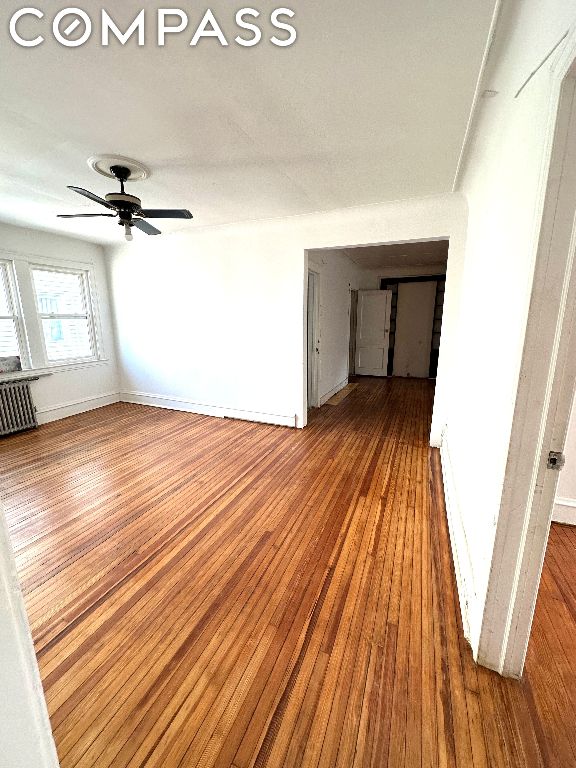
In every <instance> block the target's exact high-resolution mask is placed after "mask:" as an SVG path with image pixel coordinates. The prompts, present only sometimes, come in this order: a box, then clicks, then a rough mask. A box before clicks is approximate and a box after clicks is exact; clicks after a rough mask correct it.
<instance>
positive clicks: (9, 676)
mask: <svg viewBox="0 0 576 768" xmlns="http://www.w3.org/2000/svg"><path fill="white" fill-rule="evenodd" d="M0 659H1V663H0V765H2V768H31V766H34V768H57V766H58V758H57V756H56V749H55V746H54V740H53V738H52V732H51V730H50V723H49V720H48V712H47V710H46V703H45V701H44V694H43V691H42V684H41V682H40V674H39V672H38V665H37V664H36V657H35V655H34V646H33V645H32V637H31V635H30V629H29V627H28V620H27V618H26V611H25V608H24V601H23V599H22V594H21V592H20V587H19V584H18V576H17V574H16V564H15V562H14V555H13V552H12V547H11V544H10V539H9V536H8V527H7V525H6V520H5V517H4V511H3V510H2V507H1V506H0Z"/></svg>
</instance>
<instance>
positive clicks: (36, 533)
mask: <svg viewBox="0 0 576 768" xmlns="http://www.w3.org/2000/svg"><path fill="white" fill-rule="evenodd" d="M432 398H433V385H432V384H431V383H430V382H428V381H422V380H409V379H404V380H402V379H381V380H378V379H362V380H361V381H360V384H359V386H358V387H357V388H356V389H355V390H354V391H353V392H352V393H351V394H350V395H349V396H348V397H347V398H346V399H344V400H343V401H342V403H341V404H340V405H338V406H335V407H332V406H328V405H327V406H324V407H323V408H322V409H320V410H319V411H317V412H314V413H313V414H312V418H311V423H310V426H309V427H308V428H307V429H305V430H303V431H296V430H291V429H288V428H283V427H273V426H267V425H259V424H251V423H247V422H242V421H232V420H226V419H215V418H210V417H204V416H196V415H193V414H188V413H181V412H176V411H168V410H161V409H157V408H149V407H146V406H138V405H131V404H122V403H121V404H117V405H112V406H108V407H106V408H102V409H99V410H96V411H92V412H90V413H85V414H82V415H80V416H75V417H72V418H69V419H65V420H62V421H58V422H54V423H52V424H50V425H46V426H43V427H41V428H40V429H39V430H37V431H34V432H29V433H25V434H21V435H18V436H15V437H12V438H10V439H6V440H3V441H2V442H0V466H1V470H0V479H1V482H2V492H3V498H4V502H5V505H6V512H7V516H8V520H9V524H10V528H11V532H12V539H13V543H14V546H15V549H16V556H17V562H18V568H19V572H20V576H21V581H22V585H23V588H24V592H25V598H26V603H27V608H28V612H29V617H30V623H31V626H32V632H33V636H34V641H35V646H36V650H37V654H38V658H39V663H40V669H41V673H42V678H43V682H44V687H45V691H46V696H47V701H48V707H49V711H50V715H51V722H52V727H53V730H54V734H55V739H56V744H57V747H58V752H59V755H60V760H61V764H62V766H63V768H91V767H92V766H94V767H96V766H97V768H107V767H108V766H114V768H124V767H126V766H131V768H137V767H139V768H144V766H146V767H147V768H152V767H154V768H160V767H161V766H162V768H177V766H182V767H183V768H193V766H204V767H205V768H211V767H212V766H218V767H220V768H231V767H232V766H234V767H235V768H248V766H256V767H257V768H281V767H282V766H285V767H286V768H296V767H297V766H303V767H305V768H313V767H315V766H341V768H351V767H352V766H354V767H356V768H360V767H362V768H368V766H373V767H374V768H383V766H386V765H388V766H391V767H393V768H401V767H402V766H408V767H409V768H415V767H416V766H418V767H420V766H422V767H423V768H424V766H426V767H427V766H460V767H461V768H481V767H484V766H494V767H495V768H505V767H506V766H509V767H510V768H512V767H518V768H520V767H521V766H522V767H524V766H529V767H530V768H532V766H544V765H546V766H556V765H558V766H562V768H566V767H567V766H569V765H576V760H573V762H572V763H571V762H570V756H571V757H572V759H574V752H573V751H572V752H571V750H574V737H573V735H572V732H573V728H572V714H573V711H574V709H573V707H572V709H571V710H570V711H569V712H566V713H565V714H566V720H565V721H564V723H563V724H562V722H561V721H559V719H558V717H557V712H556V714H555V715H554V720H553V722H552V721H547V719H546V718H547V717H550V718H551V717H552V715H548V714H547V710H546V707H545V700H544V698H543V697H545V696H546V695H548V696H549V695H550V690H549V689H550V685H551V682H550V677H549V673H548V670H547V669H543V668H542V667H541V666H539V664H546V663H547V658H546V657H543V656H542V655H541V654H540V653H539V647H538V645H537V644H539V643H540V640H539V638H538V637H535V638H533V642H532V646H531V659H530V662H529V666H528V671H529V674H528V675H527V676H526V679H525V680H524V681H522V682H521V683H519V682H516V681H511V680H504V679H502V678H500V677H499V676H498V675H496V674H494V673H492V672H489V671H488V670H485V669H482V668H480V667H477V666H476V665H475V664H474V663H473V661H472V659H471V655H470V651H469V648H468V646H467V644H466V642H465V641H464V639H463V637H462V633H461V628H460V625H459V609H458V604H457V596H456V593H455V587H454V579H453V573H452V566H451V559H450V549H449V543H448V535H447V527H446V522H445V512H444V506H443V496H442V486H441V474H440V465H439V456H438V453H437V451H431V450H430V449H429V448H428V446H427V437H428V428H429V421H430V414H431V407H432ZM543 599H546V598H542V597H541V602H542V600H543ZM539 610H540V605H539ZM564 671H565V672H566V670H564ZM566 674H568V673H567V672H566ZM573 679H574V678H573V677H572V678H570V677H569V676H568V677H566V678H565V682H569V680H572V681H573ZM546 689H548V693H547V690H546ZM571 690H572V693H570V690H569V689H568V692H567V693H566V695H567V696H574V694H573V691H574V686H572V689H571ZM558 706H561V704H559V705H558ZM552 728H553V730H552ZM562 728H563V729H564V733H560V736H561V737H562V738H559V730H561V729H562ZM555 750H557V751H555ZM542 755H544V756H545V757H546V761H544V760H543V758H542Z"/></svg>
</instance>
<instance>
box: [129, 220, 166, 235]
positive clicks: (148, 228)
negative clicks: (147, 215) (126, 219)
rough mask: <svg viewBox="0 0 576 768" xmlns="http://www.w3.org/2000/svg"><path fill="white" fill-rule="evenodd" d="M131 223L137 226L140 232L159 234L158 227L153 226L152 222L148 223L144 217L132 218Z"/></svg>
mask: <svg viewBox="0 0 576 768" xmlns="http://www.w3.org/2000/svg"><path fill="white" fill-rule="evenodd" d="M132 223H133V224H134V226H135V227H138V229H140V230H141V231H142V232H145V233H146V234H147V235H161V234H162V232H160V230H159V229H156V227H153V226H152V224H149V223H148V222H147V221H144V219H132Z"/></svg>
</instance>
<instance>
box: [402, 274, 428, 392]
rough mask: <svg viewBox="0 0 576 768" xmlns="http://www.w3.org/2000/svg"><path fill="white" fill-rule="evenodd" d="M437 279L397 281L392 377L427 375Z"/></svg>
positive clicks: (423, 376) (426, 376)
mask: <svg viewBox="0 0 576 768" xmlns="http://www.w3.org/2000/svg"><path fill="white" fill-rule="evenodd" d="M435 302H436V281H429V282H428V281H425V282H418V283H400V284H399V286H398V306H397V308H396V335H395V339H394V376H416V377H418V378H428V376H429V375H430V350H431V348H432V328H433V326H434V304H435Z"/></svg>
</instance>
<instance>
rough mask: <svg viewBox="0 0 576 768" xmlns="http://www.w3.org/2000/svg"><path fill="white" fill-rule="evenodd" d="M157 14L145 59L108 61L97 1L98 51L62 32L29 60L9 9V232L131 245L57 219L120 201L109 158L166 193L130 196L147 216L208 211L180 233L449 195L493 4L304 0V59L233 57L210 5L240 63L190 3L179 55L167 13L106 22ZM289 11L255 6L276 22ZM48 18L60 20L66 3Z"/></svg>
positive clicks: (5, 56) (274, 54)
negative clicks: (92, 160) (161, 40)
mask: <svg viewBox="0 0 576 768" xmlns="http://www.w3.org/2000/svg"><path fill="white" fill-rule="evenodd" d="M144 5H145V7H146V13H147V20H148V21H149V22H150V26H149V27H148V30H147V34H148V37H147V43H146V45H145V46H144V47H141V48H139V47H137V46H136V45H135V41H134V40H133V41H131V42H130V43H129V44H128V45H126V46H125V47H121V46H120V45H119V44H117V43H115V44H114V45H111V46H110V47H108V48H103V47H101V45H100V43H99V35H98V31H97V30H98V27H99V24H98V23H96V22H97V19H98V17H99V9H100V8H101V7H102V6H101V5H98V4H97V3H95V2H92V0H85V2H83V3H82V4H81V7H82V8H83V9H84V10H85V11H87V12H89V13H90V14H91V16H92V18H93V19H94V20H95V28H96V31H95V34H94V35H93V37H92V39H91V40H90V41H89V42H87V43H86V44H85V45H84V46H82V47H80V48H65V47H63V46H61V45H59V44H58V43H56V42H55V41H54V40H53V39H52V38H51V37H50V35H49V34H47V32H48V31H49V23H48V24H46V25H44V27H43V29H42V32H43V34H46V38H47V39H46V41H45V42H44V43H43V44H42V45H41V46H39V47H37V48H20V47H18V46H17V45H16V44H15V43H14V42H12V41H11V40H10V39H9V37H8V33H7V26H8V18H9V16H10V13H11V12H12V11H13V10H15V9H16V8H17V7H20V6H18V5H16V6H13V4H9V6H7V5H6V4H5V5H4V7H3V10H2V16H4V17H5V18H4V19H3V21H2V24H1V25H0V29H1V32H0V39H1V43H0V44H1V47H2V67H1V68H0V220H4V221H8V222H13V223H18V224H23V225H36V226H39V227H41V228H44V229H50V230H54V231H61V232H68V233H72V234H75V235H78V236H82V237H86V238H87V239H93V240H96V241H100V242H113V241H115V240H117V239H118V238H119V236H120V232H119V228H117V227H116V226H115V225H114V224H113V222H112V221H111V220H107V219H97V220H89V219H78V220H76V221H64V220H60V219H56V218H55V215H56V214H57V213H73V212H89V211H96V210H97V207H95V206H94V205H93V204H91V203H90V202H89V201H87V200H84V199H83V198H81V197H79V196H77V195H75V194H74V193H73V192H71V191H69V190H67V189H66V185H67V184H74V185H77V186H82V187H87V188H88V189H91V190H92V191H94V192H96V193H97V194H99V195H103V194H105V193H106V192H109V191H112V190H113V189H114V188H115V184H114V182H112V181H108V180H107V179H105V178H103V177H102V176H99V175H97V174H95V173H94V172H93V171H91V170H90V169H89V168H88V166H87V164H86V160H87V158H88V157H89V156H91V155H94V154H97V153H106V154H121V155H127V156H129V157H133V158H136V159H137V160H140V161H142V162H143V163H145V164H146V165H148V166H149V168H150V169H151V172H152V175H151V177H150V179H148V180H146V181H144V182H141V183H135V184H133V185H131V186H130V187H129V189H128V190H127V191H129V192H131V193H133V194H136V195H138V196H139V197H141V198H142V199H143V204H144V205H145V206H147V207H164V206H170V207H188V208H190V210H192V212H193V214H194V217H195V218H194V221H193V222H181V221H177V222H174V223H169V222H162V225H161V227H160V228H161V229H163V230H164V231H175V230H176V229H182V228H190V227H198V226H206V225H213V224H221V223H227V222H232V221H242V220H247V219H260V218H269V217H277V216H287V215H292V214H301V213H309V212H314V211H321V210H330V209H335V208H341V207H346V206H352V205H360V204H368V203H375V202H382V201H386V200H396V199H402V198H407V197H414V196H422V195H430V194H436V193H445V192H449V191H450V190H451V186H452V181H453V177H454V173H455V170H456V165H457V161H458V156H459V152H460V149H461V145H462V141H463V137H464V132H465V128H466V123H467V119H468V115H469V111H470V106H471V102H472V96H473V92H474V87H475V83H476V79H477V76H478V71H479V67H480V61H481V58H482V53H483V49H484V46H485V43H486V38H487V31H488V27H489V22H490V17H491V13H492V7H493V0H466V3H465V4H463V3H462V2H461V0H435V2H429V1H428V0H358V2H355V3H353V4H351V3H327V2H311V1H310V0H292V1H291V3H289V4H288V5H289V7H291V8H293V9H294V10H295V12H296V16H295V19H294V24H295V26H296V27H297V29H298V33H299V39H298V41H297V42H296V43H295V44H294V45H293V46H291V47H289V48H278V47H275V46H273V45H271V44H270V43H268V42H266V41H265V40H263V41H262V42H261V43H260V44H259V45H258V46H256V47H254V48H242V47H240V46H238V45H236V44H234V43H233V38H234V36H235V35H236V34H238V31H239V30H237V29H236V28H235V26H234V24H233V14H234V12H235V10H236V6H233V5H231V4H230V2H229V0H228V1H225V0H217V1H216V2H212V3H211V4H210V7H211V8H212V10H213V11H214V13H215V15H216V18H217V19H218V20H219V22H220V24H221V26H222V27H223V29H224V31H225V32H226V34H227V36H228V38H229V40H230V41H231V44H230V46H229V47H228V48H223V47H221V46H220V45H219V43H218V42H217V41H216V40H214V39H206V40H203V41H201V43H200V44H199V45H198V46H197V47H196V48H192V47H189V45H188V43H189V41H190V38H191V37H192V34H193V31H194V26H195V25H194V22H196V24H197V23H198V22H199V21H200V18H201V16H202V13H203V11H204V10H205V7H204V6H202V7H200V6H195V5H194V4H190V3H185V4H179V7H182V8H184V9H186V10H187V12H188V14H189V16H190V20H191V21H190V26H191V29H190V31H189V32H185V33H183V34H182V35H172V36H170V37H169V38H168V39H167V45H166V46H165V47H164V48H159V47H158V46H157V45H156V44H155V17H154V14H153V13H152V9H153V8H154V9H155V8H156V7H157V5H156V3H153V4H150V3H147V4H143V3H140V4H139V3H136V2H133V0H123V3H122V4H121V5H120V4H113V5H112V6H110V4H109V5H108V6H107V7H108V9H109V10H110V13H111V14H112V15H113V17H114V18H115V20H116V21H117V23H118V24H119V25H120V26H121V27H126V26H127V24H128V22H129V21H130V20H131V19H132V18H134V16H135V15H136V13H137V12H138V10H139V9H140V8H142V7H144ZM279 5H281V4H279V3H276V2H270V1H269V0H264V2H259V3H258V4H256V5H255V7H257V8H259V9H260V10H261V11H262V16H263V17H265V16H266V15H267V12H269V11H270V10H271V9H273V8H276V7H278V6H279ZM50 6H52V9H51V8H50ZM119 6H120V7H119ZM42 7H43V8H45V10H46V14H47V19H48V22H49V21H50V20H51V18H52V16H53V14H54V12H55V9H56V6H54V4H53V3H52V4H48V3H44V4H43V6H42ZM59 7H60V6H58V8H59ZM160 7H163V6H162V4H160ZM40 26H42V23H41V22H37V21H30V22H28V23H25V24H23V26H22V30H23V32H27V31H28V30H29V31H32V30H34V34H37V30H38V29H39V27H40ZM263 28H264V29H265V30H266V35H265V37H267V36H268V29H269V25H266V24H265V23H263ZM34 34H32V35H31V36H34ZM2 35H3V36H4V38H2V37H1V36H2ZM113 42H115V41H113Z"/></svg>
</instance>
